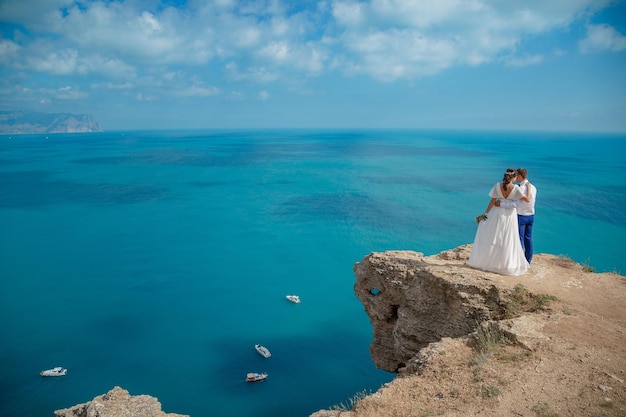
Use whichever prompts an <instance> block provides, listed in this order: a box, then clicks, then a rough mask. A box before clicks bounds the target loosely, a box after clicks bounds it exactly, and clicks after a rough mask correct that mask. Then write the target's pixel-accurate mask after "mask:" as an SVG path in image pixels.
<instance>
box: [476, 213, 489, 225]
mask: <svg viewBox="0 0 626 417" xmlns="http://www.w3.org/2000/svg"><path fill="white" fill-rule="evenodd" d="M481 220H487V215H486V214H481V215H479V216H476V224H478V223H480V222H481Z"/></svg>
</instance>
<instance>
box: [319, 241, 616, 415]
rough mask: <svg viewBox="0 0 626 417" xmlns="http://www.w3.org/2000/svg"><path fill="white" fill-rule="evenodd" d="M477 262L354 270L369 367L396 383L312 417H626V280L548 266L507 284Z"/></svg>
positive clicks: (370, 259) (366, 262)
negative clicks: (366, 322)
mask: <svg viewBox="0 0 626 417" xmlns="http://www.w3.org/2000/svg"><path fill="white" fill-rule="evenodd" d="M470 251H471V245H464V246H460V247H458V248H455V249H453V250H449V251H444V252H442V253H440V254H437V255H432V256H424V255H423V254H421V253H417V252H411V251H390V252H384V253H372V254H370V255H368V256H366V257H365V258H364V259H363V260H362V261H361V262H359V263H357V264H355V266H354V272H355V277H356V283H355V285H354V290H355V293H356V295H357V297H358V298H359V300H360V301H361V302H362V303H363V305H364V307H365V311H366V313H367V314H368V316H369V318H370V321H371V323H372V327H373V333H374V337H373V342H372V344H371V346H370V353H371V356H372V359H373V361H374V363H375V364H376V366H377V367H379V368H381V369H384V370H387V371H389V372H396V373H398V377H397V378H396V379H395V380H394V381H392V382H390V383H389V384H385V385H384V386H383V387H381V388H380V389H379V390H378V391H377V392H375V393H373V394H370V395H367V396H366V395H362V394H357V395H355V397H354V398H352V399H349V400H348V401H346V404H341V405H338V406H335V407H334V409H332V410H322V411H318V412H317V413H314V414H313V415H312V417H337V416H342V417H374V416H376V417H384V416H394V417H404V416H406V417H409V416H435V415H436V416H458V417H461V416H463V417H470V416H494V417H496V416H528V417H548V416H550V417H565V416H594V417H600V416H603V417H609V416H624V415H626V385H625V383H624V381H625V379H626V303H624V300H626V279H625V277H623V276H620V275H618V274H614V273H602V274H596V273H594V272H593V271H591V270H590V269H589V268H588V267H585V266H583V265H580V264H577V263H575V262H573V261H571V260H570V259H568V258H565V257H559V256H553V255H548V254H539V255H535V257H534V258H533V264H532V266H531V269H530V271H529V272H528V273H527V274H525V275H523V276H519V277H510V276H503V275H499V274H494V273H490V272H484V271H480V270H476V269H472V268H470V267H468V266H467V260H468V258H469V254H470Z"/></svg>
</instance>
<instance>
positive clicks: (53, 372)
mask: <svg viewBox="0 0 626 417" xmlns="http://www.w3.org/2000/svg"><path fill="white" fill-rule="evenodd" d="M39 375H41V376H63V375H67V369H65V368H64V367H62V366H55V367H54V368H52V369H46V370H45V371H41V372H39Z"/></svg>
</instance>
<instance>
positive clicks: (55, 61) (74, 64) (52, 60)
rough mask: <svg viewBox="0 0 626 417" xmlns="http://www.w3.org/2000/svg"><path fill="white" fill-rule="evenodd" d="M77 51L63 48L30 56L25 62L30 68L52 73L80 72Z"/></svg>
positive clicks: (67, 73) (68, 73)
mask: <svg viewBox="0 0 626 417" xmlns="http://www.w3.org/2000/svg"><path fill="white" fill-rule="evenodd" d="M77 58H78V52H77V51H76V50H73V49H65V50H61V51H59V52H49V53H48V54H47V55H45V56H32V57H30V58H28V60H27V62H26V64H27V67H28V68H29V69H31V70H34V71H38V72H46V73H49V74H54V75H71V74H74V73H77V72H82V70H83V69H82V68H81V66H80V65H79V63H78V59H77Z"/></svg>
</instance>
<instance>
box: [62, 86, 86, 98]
mask: <svg viewBox="0 0 626 417" xmlns="http://www.w3.org/2000/svg"><path fill="white" fill-rule="evenodd" d="M54 96H55V98H57V99H59V100H79V99H83V98H86V97H88V94H87V93H85V92H84V91H80V90H79V89H76V88H74V87H72V86H66V87H61V88H59V89H57V90H56V91H55V92H54Z"/></svg>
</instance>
